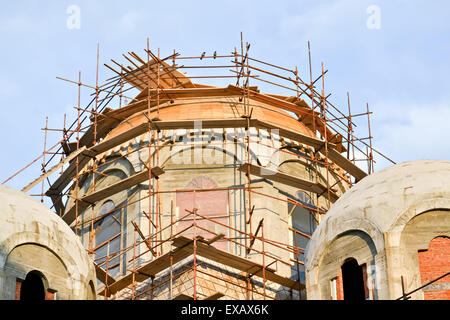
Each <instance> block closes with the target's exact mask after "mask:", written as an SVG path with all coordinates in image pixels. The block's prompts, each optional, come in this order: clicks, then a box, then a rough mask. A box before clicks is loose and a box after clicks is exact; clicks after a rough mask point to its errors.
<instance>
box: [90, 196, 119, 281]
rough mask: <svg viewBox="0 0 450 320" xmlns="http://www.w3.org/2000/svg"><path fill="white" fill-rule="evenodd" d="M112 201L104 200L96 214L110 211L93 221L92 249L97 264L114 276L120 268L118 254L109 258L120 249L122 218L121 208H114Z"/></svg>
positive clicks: (99, 214)
mask: <svg viewBox="0 0 450 320" xmlns="http://www.w3.org/2000/svg"><path fill="white" fill-rule="evenodd" d="M115 208H116V206H115V204H114V201H112V200H105V201H104V202H103V204H102V206H101V207H100V210H99V212H98V214H97V216H103V215H104V214H105V213H107V212H112V213H110V214H108V215H106V216H104V217H103V218H101V219H99V220H97V221H96V222H95V223H94V226H93V227H94V230H95V231H94V232H95V237H94V251H95V260H96V262H97V264H100V265H102V267H103V269H106V268H108V273H109V274H110V275H111V276H113V277H114V276H116V275H117V274H118V273H119V272H120V269H121V263H120V260H121V259H120V256H119V255H117V256H116V257H113V258H112V259H110V256H111V255H114V253H115V252H116V251H119V250H120V249H122V245H121V244H122V234H123V228H124V227H123V226H124V219H123V214H122V210H121V209H119V210H115V211H114V209H115Z"/></svg>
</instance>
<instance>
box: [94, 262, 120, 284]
mask: <svg viewBox="0 0 450 320" xmlns="http://www.w3.org/2000/svg"><path fill="white" fill-rule="evenodd" d="M94 267H95V274H96V276H97V279H98V280H100V281H101V282H102V283H104V284H106V271H105V270H104V269H103V268H102V267H100V266H99V265H98V264H96V263H95V262H94ZM114 282H116V280H115V279H114V278H113V277H112V276H111V275H109V274H108V285H111V284H113V283H114Z"/></svg>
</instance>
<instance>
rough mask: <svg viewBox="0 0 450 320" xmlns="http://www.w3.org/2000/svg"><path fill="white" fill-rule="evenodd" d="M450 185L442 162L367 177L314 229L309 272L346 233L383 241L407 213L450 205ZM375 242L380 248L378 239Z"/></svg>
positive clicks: (411, 164) (395, 167)
mask: <svg viewBox="0 0 450 320" xmlns="http://www.w3.org/2000/svg"><path fill="white" fill-rule="evenodd" d="M449 184H450V161H440V160H417V161H410V162H404V163H401V164H396V165H393V166H391V167H388V168H385V169H383V170H380V171H378V172H375V173H373V174H371V175H369V176H367V177H365V178H364V179H362V180H361V181H359V182H358V183H357V184H355V185H354V186H353V187H352V188H351V189H350V190H349V191H347V192H346V193H345V194H344V195H342V196H341V197H340V198H339V199H338V200H337V201H336V202H335V203H334V204H333V205H332V207H331V208H330V210H329V211H328V212H327V214H326V216H325V218H324V219H323V220H322V222H321V223H320V224H319V226H318V228H317V229H316V230H315V232H314V234H313V236H312V238H311V240H310V242H309V244H308V248H307V253H306V257H305V266H306V269H307V270H308V269H310V268H312V266H313V265H315V264H316V263H317V262H318V259H320V256H321V255H322V252H323V250H324V249H325V248H326V247H327V245H328V244H329V243H330V242H331V241H332V240H333V239H334V238H336V236H338V235H339V234H341V233H343V232H345V231H348V230H352V229H363V230H364V229H366V230H368V232H367V233H368V234H370V235H373V234H375V233H376V234H378V235H381V236H379V238H382V235H383V234H384V233H385V232H388V231H389V230H391V229H392V228H393V226H394V224H395V223H396V222H397V221H398V219H399V218H400V217H401V216H402V214H403V213H405V211H407V210H414V208H417V210H419V209H420V208H421V204H423V203H428V207H429V206H430V205H429V204H430V202H433V203H434V204H433V205H432V207H434V208H439V204H440V203H444V202H447V203H448V201H450V188H449V187H448V186H449ZM423 207H424V208H425V207H427V206H423ZM355 226H358V227H359V228H355ZM366 230H365V231H366ZM370 230H372V232H370ZM380 241H382V239H378V242H379V243H381V242H380ZM374 242H375V244H376V245H377V239H374Z"/></svg>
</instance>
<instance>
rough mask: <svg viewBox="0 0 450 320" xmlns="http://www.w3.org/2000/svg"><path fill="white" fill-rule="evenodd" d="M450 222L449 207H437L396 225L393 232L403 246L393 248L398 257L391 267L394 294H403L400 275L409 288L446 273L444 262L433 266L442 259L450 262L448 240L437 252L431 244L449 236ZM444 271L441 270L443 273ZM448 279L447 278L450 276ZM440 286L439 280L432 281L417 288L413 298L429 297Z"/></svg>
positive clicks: (392, 255) (404, 285)
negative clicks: (430, 283)
mask: <svg viewBox="0 0 450 320" xmlns="http://www.w3.org/2000/svg"><path fill="white" fill-rule="evenodd" d="M449 223H450V210H442V209H434V210H428V211H425V212H421V213H420V214H415V215H414V216H413V217H412V218H411V219H410V220H409V221H408V222H407V223H406V224H405V225H400V226H398V227H397V229H394V232H392V233H393V236H392V238H394V241H393V244H395V243H396V242H395V240H396V239H395V238H396V237H398V238H399V240H398V245H397V247H398V248H401V250H396V249H395V247H394V248H393V249H391V250H390V252H391V256H390V259H391V260H394V259H395V260H396V261H398V262H397V264H395V265H393V266H392V268H391V269H390V271H389V276H390V279H391V280H390V281H391V282H392V283H393V286H392V287H391V296H392V297H393V298H397V297H400V296H401V294H402V284H401V281H399V280H400V279H401V277H403V287H404V289H405V291H406V292H408V291H412V290H414V289H416V288H419V287H420V286H422V285H424V284H425V283H427V282H428V281H431V280H434V279H435V278H437V277H439V276H441V275H442V274H443V273H445V270H446V269H445V267H444V266H442V267H440V268H437V269H436V268H433V265H434V264H435V263H438V262H439V261H441V259H447V260H445V261H447V262H449V261H448V259H449V258H448V256H447V258H445V256H442V254H445V253H447V255H448V254H450V250H448V251H447V250H446V248H447V247H446V245H448V243H443V244H442V248H440V249H439V250H438V251H439V252H435V249H436V248H434V247H433V246H432V245H433V239H437V238H441V239H442V238H444V237H445V238H447V239H448V238H449V237H450V229H449V228H448V225H449ZM398 230H402V232H401V233H400V235H397V234H396V233H397V232H399V231H398ZM430 245H431V248H430ZM391 246H393V245H391ZM436 253H438V254H436ZM444 265H445V263H444ZM437 270H439V271H437ZM441 271H442V273H440V272H441ZM449 271H450V270H449ZM445 281H447V282H448V280H445ZM439 286H440V285H439V283H437V284H432V285H430V286H428V287H426V288H424V289H422V290H419V291H416V292H414V293H413V294H412V295H411V298H412V299H419V300H422V299H427V298H429V296H430V295H429V294H428V292H429V291H432V289H433V288H437V287H439ZM440 289H442V288H440ZM434 291H440V290H434Z"/></svg>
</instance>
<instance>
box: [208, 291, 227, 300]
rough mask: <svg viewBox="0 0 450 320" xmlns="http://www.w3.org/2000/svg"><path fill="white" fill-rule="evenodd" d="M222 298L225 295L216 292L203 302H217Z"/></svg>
mask: <svg viewBox="0 0 450 320" xmlns="http://www.w3.org/2000/svg"><path fill="white" fill-rule="evenodd" d="M224 296H225V295H224V294H223V293H222V292H216V293H213V294H212V295H210V296H209V297H207V298H205V299H203V300H219V299H220V298H222V297H224Z"/></svg>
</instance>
